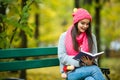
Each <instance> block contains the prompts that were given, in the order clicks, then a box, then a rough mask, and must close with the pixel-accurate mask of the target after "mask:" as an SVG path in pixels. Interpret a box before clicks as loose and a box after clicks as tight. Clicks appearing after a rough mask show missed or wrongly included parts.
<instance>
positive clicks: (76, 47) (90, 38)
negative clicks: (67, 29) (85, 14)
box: [71, 23, 93, 52]
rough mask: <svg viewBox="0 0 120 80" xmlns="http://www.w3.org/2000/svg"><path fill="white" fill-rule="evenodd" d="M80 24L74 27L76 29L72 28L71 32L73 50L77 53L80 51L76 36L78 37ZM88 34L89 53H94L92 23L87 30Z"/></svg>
mask: <svg viewBox="0 0 120 80" xmlns="http://www.w3.org/2000/svg"><path fill="white" fill-rule="evenodd" d="M77 26H78V23H76V24H75V25H74V27H73V28H72V31H71V36H72V43H73V48H74V50H76V51H79V49H78V47H79V45H78V43H77V41H76V36H77V35H78V27H77ZM85 32H86V34H87V38H88V46H89V51H90V52H92V46H93V39H92V33H91V23H89V27H88V28H87V30H86V31H85Z"/></svg>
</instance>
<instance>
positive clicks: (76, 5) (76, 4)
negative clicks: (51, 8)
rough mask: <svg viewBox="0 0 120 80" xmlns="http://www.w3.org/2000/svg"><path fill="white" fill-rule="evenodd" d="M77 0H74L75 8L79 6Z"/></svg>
mask: <svg viewBox="0 0 120 80" xmlns="http://www.w3.org/2000/svg"><path fill="white" fill-rule="evenodd" d="M79 2H80V1H79V0H75V4H74V5H75V8H79V7H80V4H79Z"/></svg>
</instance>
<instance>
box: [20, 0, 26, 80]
mask: <svg viewBox="0 0 120 80" xmlns="http://www.w3.org/2000/svg"><path fill="white" fill-rule="evenodd" d="M26 1H27V0H22V6H21V7H22V9H23V7H24V6H25V5H26ZM20 36H21V38H22V40H21V41H22V42H21V45H20V47H22V48H26V47H27V36H26V34H25V31H23V30H21V32H20ZM25 59H26V58H22V60H25ZM26 75H27V73H26V70H21V72H20V78H22V79H25V80H27V78H26Z"/></svg>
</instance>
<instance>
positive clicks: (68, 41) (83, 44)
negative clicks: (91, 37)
mask: <svg viewBox="0 0 120 80" xmlns="http://www.w3.org/2000/svg"><path fill="white" fill-rule="evenodd" d="M72 28H73V27H70V28H69V29H68V31H67V33H66V38H65V46H66V52H67V54H68V55H70V56H74V55H76V54H78V52H77V51H75V50H74V48H73V44H72V37H71V30H72ZM76 40H77V42H78V44H79V46H80V48H82V50H83V51H86V52H88V51H89V48H88V39H87V35H86V32H83V33H81V34H80V35H79V36H77V37H76Z"/></svg>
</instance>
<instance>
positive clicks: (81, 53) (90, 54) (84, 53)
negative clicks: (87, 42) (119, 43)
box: [73, 51, 104, 61]
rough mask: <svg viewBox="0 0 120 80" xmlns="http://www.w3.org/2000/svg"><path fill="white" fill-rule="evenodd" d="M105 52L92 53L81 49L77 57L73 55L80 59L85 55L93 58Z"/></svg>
mask: <svg viewBox="0 0 120 80" xmlns="http://www.w3.org/2000/svg"><path fill="white" fill-rule="evenodd" d="M103 53H104V52H99V53H96V54H92V53H89V52H85V51H81V52H79V53H78V54H77V55H76V56H75V57H73V59H75V60H78V61H80V59H81V57H83V56H88V57H89V59H93V58H94V59H95V58H97V57H98V56H100V55H101V54H103Z"/></svg>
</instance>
